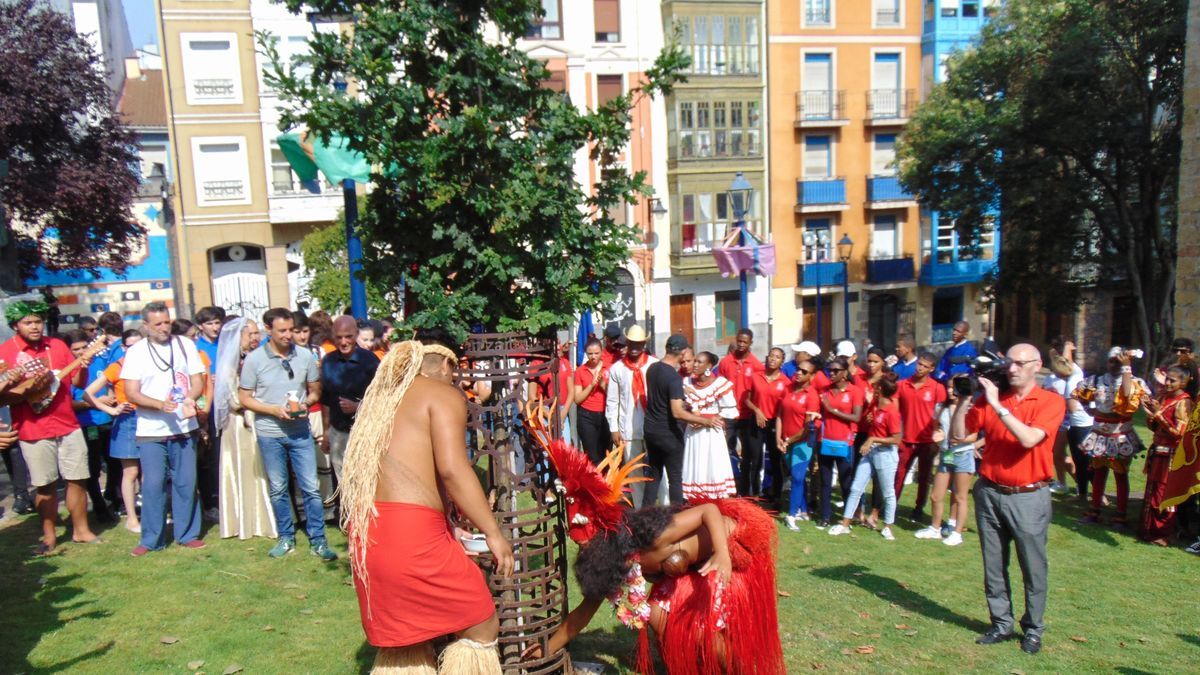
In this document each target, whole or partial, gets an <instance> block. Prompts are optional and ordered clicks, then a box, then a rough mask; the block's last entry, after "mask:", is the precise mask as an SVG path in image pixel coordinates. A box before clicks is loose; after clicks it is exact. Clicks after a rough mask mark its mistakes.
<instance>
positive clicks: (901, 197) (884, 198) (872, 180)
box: [867, 176, 916, 204]
mask: <svg viewBox="0 0 1200 675" xmlns="http://www.w3.org/2000/svg"><path fill="white" fill-rule="evenodd" d="M915 200H916V197H914V196H913V195H912V193H910V192H909V191H908V190H905V189H904V186H903V185H901V184H900V179H899V178H897V177H895V176H868V177H867V202H868V204H871V203H874V202H911V201H915Z"/></svg>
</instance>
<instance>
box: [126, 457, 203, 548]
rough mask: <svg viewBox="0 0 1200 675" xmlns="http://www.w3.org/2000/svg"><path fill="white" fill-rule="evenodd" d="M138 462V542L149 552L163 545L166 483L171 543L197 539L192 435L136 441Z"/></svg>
mask: <svg viewBox="0 0 1200 675" xmlns="http://www.w3.org/2000/svg"><path fill="white" fill-rule="evenodd" d="M137 444H138V453H139V454H140V455H141V460H142V539H141V544H142V546H145V547H146V548H148V549H150V550H151V551H157V550H159V549H161V548H162V547H164V546H166V545H167V541H166V538H167V537H166V532H164V530H165V529H166V525H167V510H166V509H167V481H170V483H171V516H172V517H173V518H174V519H175V524H174V527H175V542H176V543H178V544H186V543H188V542H189V541H192V540H193V539H198V538H199V537H200V502H198V501H196V439H195V437H194V436H192V435H186V436H171V437H169V438H145V437H142V438H138V439H137Z"/></svg>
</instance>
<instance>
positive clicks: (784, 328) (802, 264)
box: [767, 0, 929, 348]
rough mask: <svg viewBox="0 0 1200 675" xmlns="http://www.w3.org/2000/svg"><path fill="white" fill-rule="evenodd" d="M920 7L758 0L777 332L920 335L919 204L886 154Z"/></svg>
mask: <svg viewBox="0 0 1200 675" xmlns="http://www.w3.org/2000/svg"><path fill="white" fill-rule="evenodd" d="M921 11H922V8H921V2H920V0H799V1H798V2H791V3H768V7H767V33H768V36H767V43H768V44H767V52H768V56H767V58H768V67H767V73H768V89H769V92H770V96H769V140H770V143H769V159H768V164H769V168H770V171H769V176H770V195H771V204H770V211H771V212H770V223H771V229H772V238H773V240H774V242H775V246H776V251H777V256H778V270H777V272H776V275H775V277H774V281H773V287H772V303H771V304H772V308H773V312H772V314H773V323H774V325H773V335H774V336H775V341H776V342H780V343H787V342H793V341H797V340H799V339H802V338H803V339H811V340H817V339H818V338H819V341H820V342H821V343H822V344H823V345H825V346H828V345H830V344H831V342H832V340H834V339H839V338H843V337H851V338H853V339H855V341H856V342H857V341H859V340H861V339H862V338H866V337H870V338H871V340H872V342H874V343H875V344H877V345H881V346H883V347H885V348H891V347H892V346H893V345H894V344H895V340H896V338H897V337H898V336H899V335H900V334H904V333H907V334H915V336H916V339H917V341H918V342H919V343H923V342H928V341H929V335H928V331H921V330H919V328H918V326H919V322H917V321H916V314H917V307H918V305H919V300H920V292H919V289H918V287H917V271H918V270H919V266H920V251H921V224H920V215H919V210H918V207H917V202H916V200H915V198H914V197H913V196H912V195H909V194H907V193H906V192H905V191H904V190H903V189H902V188H901V187H900V185H899V182H898V181H897V179H896V165H895V146H896V141H897V139H898V137H899V135H900V133H901V132H902V131H903V129H904V125H905V123H906V122H907V121H908V118H909V117H910V115H911V113H912V111H913V109H914V108H915V106H916V105H917V103H918V101H919V98H920V89H921V83H920V77H921V71H920V68H921V21H922V17H921ZM839 244H841V245H840V246H839ZM844 275H848V278H843V277H844ZM847 290H848V293H847V292H846V291H847ZM847 326H848V328H849V331H848V332H847V330H846V328H847ZM922 332H924V333H925V334H924V335H922Z"/></svg>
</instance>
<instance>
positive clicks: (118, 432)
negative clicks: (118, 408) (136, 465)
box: [108, 412, 141, 459]
mask: <svg viewBox="0 0 1200 675" xmlns="http://www.w3.org/2000/svg"><path fill="white" fill-rule="evenodd" d="M108 456H109V457H112V458H113V459H138V458H139V457H140V456H141V454H140V453H139V452H138V445H137V413H135V412H133V413H128V414H125V415H121V416H119V417H117V419H115V420H113V426H112V435H111V436H109V440H108Z"/></svg>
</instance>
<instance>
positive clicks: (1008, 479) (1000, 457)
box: [966, 387, 1067, 487]
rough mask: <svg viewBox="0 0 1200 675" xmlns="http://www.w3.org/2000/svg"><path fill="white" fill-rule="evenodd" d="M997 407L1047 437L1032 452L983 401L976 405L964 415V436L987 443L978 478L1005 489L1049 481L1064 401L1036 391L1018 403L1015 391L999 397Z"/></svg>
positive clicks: (1037, 389) (1051, 393) (1050, 392)
mask: <svg viewBox="0 0 1200 675" xmlns="http://www.w3.org/2000/svg"><path fill="white" fill-rule="evenodd" d="M1000 405H1002V406H1004V407H1005V408H1008V411H1009V412H1011V413H1012V415H1013V417H1015V418H1016V419H1018V420H1020V421H1021V422H1023V423H1024V424H1026V425H1027V426H1031V427H1035V428H1037V429H1041V430H1042V431H1044V432H1045V433H1046V437H1045V438H1043V439H1042V442H1041V443H1038V444H1037V445H1036V446H1034V447H1033V448H1030V449H1026V448H1024V447H1022V446H1021V442H1020V441H1018V440H1017V437H1016V436H1013V435H1012V432H1010V431H1009V430H1008V427H1006V426H1004V420H1002V419H1000V416H999V415H997V414H996V410H995V409H994V408H992V406H990V405H988V403H987V402H986V401H982V400H981V401H979V402H978V403H977V404H976V405H975V407H974V408H971V410H970V411H968V412H967V419H966V427H967V433H968V434H973V433H975V432H977V431H982V432H983V435H984V437H985V439H986V444H985V445H984V448H983V458H982V459H980V460H979V464H978V466H979V475H981V476H983V477H984V478H986V479H988V480H990V481H992V482H993V483H996V484H998V485H1005V486H1008V487H1021V486H1024V485H1029V484H1030V483H1036V482H1038V481H1043V480H1049V479H1050V477H1051V476H1053V475H1054V437H1055V434H1057V433H1058V427H1059V425H1060V424H1061V423H1062V419H1063V415H1064V414H1065V413H1066V410H1067V402H1066V400H1065V399H1063V397H1062V396H1059V395H1058V394H1056V393H1054V392H1052V391H1048V390H1046V389H1041V388H1038V387H1035V388H1034V389H1033V391H1030V392H1029V393H1028V394H1026V395H1025V398H1023V399H1021V400H1020V401H1018V400H1017V394H1016V392H1015V391H1008V392H1005V393H1003V394H1000Z"/></svg>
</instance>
